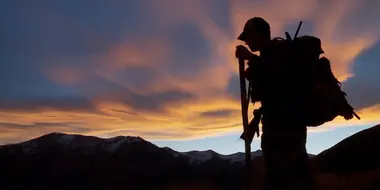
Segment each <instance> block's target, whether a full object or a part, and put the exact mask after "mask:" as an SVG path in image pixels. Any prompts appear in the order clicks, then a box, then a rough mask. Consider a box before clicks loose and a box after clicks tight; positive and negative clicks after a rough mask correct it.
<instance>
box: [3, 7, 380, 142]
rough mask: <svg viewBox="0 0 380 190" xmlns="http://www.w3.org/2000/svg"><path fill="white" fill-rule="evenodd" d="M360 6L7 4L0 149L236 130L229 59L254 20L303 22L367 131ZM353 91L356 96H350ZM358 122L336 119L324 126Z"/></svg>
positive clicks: (369, 41) (369, 107)
mask: <svg viewBox="0 0 380 190" xmlns="http://www.w3.org/2000/svg"><path fill="white" fill-rule="evenodd" d="M368 2H369V1H359V0H349V1H345V2H344V3H342V2H341V1H317V0H302V1H301V0H288V1H275V0H268V1H248V0H236V1H229V0H222V1H217V0H212V1H207V2H206V1H199V0H196V1H191V2H190V1H189V2H187V1H175V0H163V1H153V0H144V1H139V2H132V1H131V2H127V1H125V2H108V3H105V2H103V1H91V3H90V2H89V3H88V4H86V8H85V9H84V8H82V6H84V5H80V4H74V3H70V2H65V3H63V2H60V3H59V2H52V1H40V4H41V6H42V7H44V9H42V8H41V9H34V8H33V6H32V8H31V7H27V6H24V5H22V4H21V3H16V2H13V3H8V4H7V5H6V6H4V7H3V8H2V11H1V14H2V15H3V14H4V15H3V16H2V17H1V20H0V24H1V27H2V28H5V30H3V31H2V32H3V33H4V35H0V36H6V40H5V41H4V42H6V43H4V44H1V45H0V49H4V50H6V51H0V52H3V53H0V54H1V56H0V57H1V58H0V59H1V61H2V63H4V64H1V65H0V87H1V90H2V92H4V93H2V94H1V95H0V123H1V124H0V130H1V131H2V133H1V134H2V135H1V137H0V139H1V141H0V143H1V142H2V143H6V142H13V141H19V140H24V139H27V138H31V137H33V136H38V135H40V134H42V133H47V132H53V131H59V132H68V133H76V132H78V133H84V134H92V135H98V136H107V135H108V136H109V135H111V136H112V135H139V136H142V137H144V138H147V139H189V138H198V137H203V136H209V135H218V134H221V133H227V132H231V131H236V130H241V128H242V127H241V116H240V101H239V96H238V95H239V82H238V77H237V76H238V75H237V74H238V67H237V63H236V59H235V58H234V50H235V46H236V45H237V44H239V43H240V42H238V41H237V40H236V36H237V35H238V34H239V33H240V32H241V30H242V28H243V25H244V23H245V21H246V20H247V19H248V18H250V17H253V16H261V17H263V18H265V19H266V20H267V21H268V22H269V23H270V24H271V27H272V32H273V36H284V32H285V31H289V32H291V33H294V30H295V28H296V26H297V24H298V22H299V21H300V20H302V21H304V26H303V27H302V29H301V33H300V34H301V35H303V34H312V35H316V36H318V37H320V38H321V39H322V45H323V48H324V50H325V52H326V56H327V57H328V58H330V59H331V61H332V69H333V71H334V73H335V74H336V75H337V76H338V78H339V79H340V80H341V81H344V89H345V91H346V92H347V93H348V98H349V99H350V98H351V99H352V102H353V105H354V107H356V108H357V109H361V110H359V113H360V115H361V116H362V118H363V119H362V120H361V121H360V123H368V122H376V121H377V118H376V117H377V116H378V115H379V114H378V109H377V107H378V106H377V105H378V104H379V103H380V102H379V100H378V99H377V98H375V96H373V97H374V98H368V100H369V99H370V101H361V100H360V97H361V96H362V95H360V94H361V93H360V91H366V92H368V93H370V92H371V93H372V92H377V90H376V89H377V88H378V87H379V84H377V82H375V81H376V80H375V78H376V77H375V75H371V76H373V77H372V78H368V77H363V76H366V73H370V72H369V70H363V69H362V67H361V66H364V65H365V64H368V62H369V61H368V60H371V61H372V62H375V61H373V60H376V59H378V57H377V55H378V54H377V53H376V52H375V50H376V49H375V50H372V51H370V52H371V53H367V54H366V53H364V52H363V51H364V50H371V49H373V48H375V47H376V46H377V45H376V42H377V41H378V39H379V33H380V27H379V26H380V21H379V20H378V19H376V18H379V17H378V16H379V15H378V10H377V9H375V8H374V7H376V6H374V5H371V4H369V3H368ZM372 3H373V2H372ZM376 3H377V2H375V4H376ZM377 4H378V3H377ZM377 7H380V6H377ZM366 15H369V16H366ZM10 23H12V24H10ZM373 23H377V24H373ZM359 57H364V58H366V59H364V58H363V59H364V60H365V61H360V60H361V59H358V58H359ZM371 68H372V69H375V68H376V67H371ZM364 83H365V84H366V85H367V86H368V88H366V89H367V90H363V88H364V86H363V85H360V86H361V87H362V88H360V89H361V90H360V91H358V90H356V89H358V87H357V84H364ZM374 86H377V87H374ZM371 97H372V96H371ZM364 102H366V103H364ZM250 117H252V116H250ZM357 122H358V121H350V122H346V121H343V120H342V119H337V120H336V121H334V122H332V123H329V124H328V125H326V127H324V128H323V129H329V127H330V126H340V125H342V126H346V125H351V124H354V123H357ZM318 130H319V129H318Z"/></svg>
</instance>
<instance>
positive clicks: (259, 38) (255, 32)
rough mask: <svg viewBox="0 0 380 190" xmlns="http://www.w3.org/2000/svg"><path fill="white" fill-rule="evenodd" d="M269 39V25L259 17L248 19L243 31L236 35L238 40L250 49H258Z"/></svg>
mask: <svg viewBox="0 0 380 190" xmlns="http://www.w3.org/2000/svg"><path fill="white" fill-rule="evenodd" d="M270 39H271V36H270V26H269V24H268V22H267V21H265V20H264V19H263V18H261V17H253V18H251V19H249V20H248V21H247V22H246V23H245V25H244V29H243V32H242V33H241V34H240V35H239V37H238V40H241V41H244V42H245V43H246V44H247V45H248V47H249V49H251V51H260V49H261V48H263V46H265V45H266V44H267V43H268V42H269V41H270Z"/></svg>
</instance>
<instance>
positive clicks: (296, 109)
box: [260, 40, 307, 131]
mask: <svg viewBox="0 0 380 190" xmlns="http://www.w3.org/2000/svg"><path fill="white" fill-rule="evenodd" d="M291 51H292V50H291V46H290V44H289V42H288V41H285V40H282V41H272V43H271V45H270V46H269V47H268V48H267V49H265V50H263V51H262V52H260V57H261V62H262V64H263V65H264V73H265V74H264V75H263V83H264V84H263V86H262V90H263V96H262V97H263V98H262V101H261V104H262V106H263V110H264V111H263V118H262V120H263V123H268V124H270V123H273V125H275V126H272V127H270V129H273V128H276V129H284V130H285V129H286V130H292V128H299V126H300V124H298V123H300V122H301V119H302V117H303V116H302V110H303V106H305V103H304V102H305V101H304V97H305V94H304V90H303V89H302V88H300V87H305V85H307V83H306V82H307V81H304V80H302V78H304V77H302V73H303V72H302V70H303V69H305V68H302V67H301V66H302V64H298V63H297V57H294V55H292V53H291ZM273 120H276V122H274V121H273ZM275 123H276V124H275ZM277 123H278V124H279V123H283V124H284V125H289V126H284V125H283V126H278V124H277ZM292 124H293V125H292ZM268 128H269V127H268ZM268 128H267V129H268ZM267 129H264V131H266V130H267Z"/></svg>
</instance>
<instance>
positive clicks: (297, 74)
mask: <svg viewBox="0 0 380 190" xmlns="http://www.w3.org/2000/svg"><path fill="white" fill-rule="evenodd" d="M238 39H239V40H242V41H244V42H245V43H246V44H247V45H248V47H249V49H250V50H251V51H252V52H255V51H259V52H260V56H256V55H254V54H253V53H251V52H250V51H249V50H248V49H247V48H246V47H244V46H237V47H236V52H235V53H236V57H237V58H239V59H244V60H248V66H249V67H248V68H247V70H246V71H245V77H246V78H247V79H248V80H249V81H250V85H249V92H250V93H249V94H250V98H251V101H252V102H253V103H255V102H261V107H260V108H259V109H257V110H255V111H254V118H253V120H252V121H251V122H250V124H249V127H250V130H249V131H247V132H248V133H249V135H250V139H245V140H248V141H252V138H253V136H254V134H255V133H257V134H258V135H259V131H258V126H259V123H260V121H261V123H262V126H263V127H262V128H263V129H262V131H263V134H262V137H261V148H262V151H263V154H264V159H265V163H266V168H267V174H266V179H267V182H266V189H276V190H278V189H293V190H294V189H304V190H307V189H310V188H311V177H310V172H309V169H308V168H309V167H308V155H307V151H306V147H305V146H306V138H307V126H319V125H321V124H323V123H325V122H328V121H331V120H333V119H334V118H335V117H336V116H338V115H341V116H344V117H345V118H346V119H351V118H352V117H353V114H355V113H354V112H353V108H352V107H351V106H350V105H349V104H348V103H347V101H346V99H345V94H344V92H342V91H341V90H340V85H339V84H340V83H339V81H338V80H337V79H336V78H335V77H334V75H333V74H332V72H331V68H330V62H329V60H328V59H327V58H325V57H323V58H319V57H320V54H322V53H324V52H323V50H322V48H321V42H320V40H319V39H318V38H316V37H312V36H302V37H298V38H296V39H294V40H292V39H287V40H284V39H282V38H274V39H273V40H272V39H271V31H270V26H269V24H268V23H267V22H266V21H265V20H264V19H263V18H260V17H254V18H251V19H249V20H248V21H247V22H246V24H245V26H244V29H243V32H242V33H241V34H240V36H239V37H238ZM241 138H244V133H243V134H242V136H241ZM295 179H296V181H294V180H295Z"/></svg>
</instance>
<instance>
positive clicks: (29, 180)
mask: <svg viewBox="0 0 380 190" xmlns="http://www.w3.org/2000/svg"><path fill="white" fill-rule="evenodd" d="M260 155H261V151H258V152H253V153H252V157H256V156H260ZM243 160H244V154H243V153H236V154H232V155H220V154H218V153H216V152H214V151H211V150H208V151H191V152H184V153H181V152H176V151H174V150H172V149H170V148H167V147H165V148H159V147H157V146H156V145H154V144H152V143H150V142H148V141H145V140H144V139H142V138H140V137H121V136H119V137H114V138H110V139H102V138H97V137H91V136H82V135H66V134H60V133H51V134H48V135H44V136H42V137H39V138H36V139H33V140H30V141H26V142H23V143H19V144H12V145H4V146H1V147H0V167H1V169H2V172H1V174H0V179H1V180H2V183H1V184H2V186H3V187H4V185H5V186H6V187H9V189H19V188H22V187H23V186H24V185H25V184H28V187H29V188H33V189H51V187H54V189H157V188H160V187H164V186H166V185H168V184H172V183H179V182H186V181H212V182H213V183H215V184H217V185H218V186H221V187H223V188H225V189H233V188H236V187H239V186H240V185H241V184H242V182H241V179H242V178H241V177H240V176H241V171H242V168H243ZM20 182H21V183H20Z"/></svg>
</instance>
